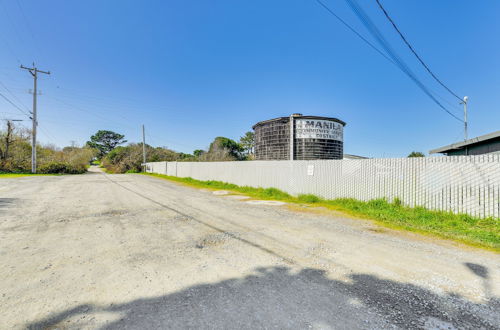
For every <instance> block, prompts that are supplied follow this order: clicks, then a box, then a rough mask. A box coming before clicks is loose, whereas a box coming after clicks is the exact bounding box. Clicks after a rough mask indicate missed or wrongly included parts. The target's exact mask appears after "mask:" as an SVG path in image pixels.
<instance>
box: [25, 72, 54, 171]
mask: <svg viewBox="0 0 500 330" xmlns="http://www.w3.org/2000/svg"><path fill="white" fill-rule="evenodd" d="M21 69H24V70H28V71H29V72H30V73H31V75H32V76H33V112H32V116H31V121H32V123H33V129H32V132H31V173H36V127H37V126H38V122H37V119H36V96H37V90H36V82H37V79H38V73H44V74H50V71H42V70H38V69H37V67H36V66H35V63H33V67H32V68H27V67H25V66H24V65H21Z"/></svg>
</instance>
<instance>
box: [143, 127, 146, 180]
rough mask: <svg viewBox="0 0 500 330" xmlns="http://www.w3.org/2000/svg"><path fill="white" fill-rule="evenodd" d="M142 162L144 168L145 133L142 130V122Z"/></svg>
mask: <svg viewBox="0 0 500 330" xmlns="http://www.w3.org/2000/svg"><path fill="white" fill-rule="evenodd" d="M142 163H143V164H144V169H145V168H146V134H145V131H144V124H142ZM144 172H145V171H144Z"/></svg>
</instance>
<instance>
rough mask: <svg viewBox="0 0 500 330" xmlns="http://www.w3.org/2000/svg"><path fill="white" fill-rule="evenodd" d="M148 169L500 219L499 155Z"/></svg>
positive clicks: (175, 165)
mask: <svg viewBox="0 0 500 330" xmlns="http://www.w3.org/2000/svg"><path fill="white" fill-rule="evenodd" d="M146 168H147V171H148V172H152V173H159V174H167V175H171V176H178V177H191V178H194V179H198V180H217V181H224V182H229V183H234V184H237V185H241V186H252V187H264V188H270V187H274V188H278V189H281V190H283V191H286V192H288V193H290V194H292V195H298V194H314V195H317V196H320V197H323V198H327V199H335V198H343V197H348V198H356V199H359V200H364V201H367V200H371V199H376V198H387V199H388V200H393V199H394V198H396V197H398V198H400V199H401V200H402V201H403V203H404V204H405V205H408V206H412V207H414V206H423V207H426V208H429V209H434V210H445V211H452V212H455V213H466V214H470V215H473V216H478V217H497V218H498V217H500V155H498V154H497V155H494V154H490V155H481V156H457V157H425V158H393V159H359V160H315V161H246V162H154V163H147V165H146Z"/></svg>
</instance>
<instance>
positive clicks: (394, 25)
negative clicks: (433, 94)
mask: <svg viewBox="0 0 500 330" xmlns="http://www.w3.org/2000/svg"><path fill="white" fill-rule="evenodd" d="M376 1H377V4H378V6H379V7H380V9H381V10H382V11H383V12H384V15H385V17H386V18H387V19H388V20H389V22H391V24H392V26H393V27H394V29H395V30H396V32H397V33H398V34H399V36H400V37H401V39H403V41H404V43H405V44H406V46H408V48H410V50H411V52H412V53H413V55H415V57H416V58H417V59H418V60H419V62H420V63H421V64H422V65H423V66H424V68H425V69H426V70H427V72H429V74H430V75H431V76H432V77H433V78H434V79H435V80H436V81H437V82H438V83H439V84H440V85H441V86H443V87H444V88H445V89H446V90H447V91H448V92H450V93H451V94H452V95H453V96H455V97H456V98H457V99H459V100H460V101H463V100H462V98H461V97H460V96H458V95H457V94H456V93H454V92H453V91H452V90H451V89H450V88H448V86H446V85H445V84H444V83H443V82H442V81H441V80H440V79H439V78H438V77H437V76H436V75H435V74H434V72H432V71H431V69H430V68H429V67H428V66H427V64H425V62H424V60H422V58H421V57H420V56H419V55H418V54H417V52H416V51H415V49H414V48H413V46H412V45H411V44H410V43H409V42H408V40H406V38H405V36H404V35H403V33H402V32H401V31H400V30H399V28H398V26H397V25H396V23H395V22H394V20H393V19H392V18H391V17H390V16H389V14H388V13H387V11H386V10H385V8H384V7H383V6H382V4H381V3H380V1H379V0H376Z"/></svg>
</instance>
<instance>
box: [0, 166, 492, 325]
mask: <svg viewBox="0 0 500 330" xmlns="http://www.w3.org/2000/svg"><path fill="white" fill-rule="evenodd" d="M0 279H1V281H0V310H1V313H0V327H1V328H6V329H10V328H25V327H28V328H45V327H47V328H51V327H59V328H120V329H121V328H136V329H145V328H172V329H179V328H205V329H206V328H213V329H220V328H231V329H236V328H237V329H255V328H279V329H283V328H294V329H296V328H312V329H316V328H322V329H331V328H336V329H338V328H340V329H354V328H429V329H435V328H440V327H451V328H454V327H455V328H492V329H495V328H498V325H499V324H500V312H499V311H500V301H499V296H500V258H499V255H498V254H494V253H490V252H485V251H480V250H475V249H464V248H461V247H456V246H454V245H453V244H452V243H446V242H438V243H433V242H432V241H431V240H430V239H421V238H418V237H416V236H415V237H414V238H412V235H398V234H393V233H390V232H387V231H385V230H379V229H377V228H376V227H374V226H373V225H371V224H370V223H368V222H365V221H361V220H353V219H348V218H342V217H333V216H326V215H319V214H314V213H305V212H303V213H301V212H294V211H291V210H289V209H288V208H287V207H286V206H265V205H252V204H249V203H246V201H245V200H236V199H234V198H231V197H228V196H215V195H213V194H212V193H211V192H209V191H200V190H197V189H193V188H188V187H183V186H179V185H177V184H173V183H170V182H167V181H163V180H159V179H156V178H152V177H146V176H141V175H108V174H104V173H99V171H98V170H93V172H92V173H89V174H86V175H77V176H56V177H24V178H17V179H3V180H0Z"/></svg>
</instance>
